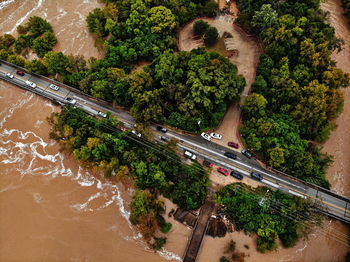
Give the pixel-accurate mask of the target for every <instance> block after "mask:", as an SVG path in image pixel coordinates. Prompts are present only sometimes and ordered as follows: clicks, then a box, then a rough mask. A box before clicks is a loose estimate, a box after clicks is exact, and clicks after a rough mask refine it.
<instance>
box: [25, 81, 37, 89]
mask: <svg viewBox="0 0 350 262" xmlns="http://www.w3.org/2000/svg"><path fill="white" fill-rule="evenodd" d="M26 85H27V86H30V87H32V88H36V84H35V83H33V82H30V81H28V80H26Z"/></svg>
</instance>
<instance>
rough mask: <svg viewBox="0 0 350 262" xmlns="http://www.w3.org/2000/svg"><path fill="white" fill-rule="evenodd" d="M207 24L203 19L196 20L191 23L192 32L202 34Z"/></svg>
mask: <svg viewBox="0 0 350 262" xmlns="http://www.w3.org/2000/svg"><path fill="white" fill-rule="evenodd" d="M208 27H209V24H208V23H207V22H205V21H203V20H198V21H196V22H195V23H194V25H193V33H194V34H195V35H203V34H204V33H205V31H206V30H207V29H208Z"/></svg>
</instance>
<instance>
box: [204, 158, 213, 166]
mask: <svg viewBox="0 0 350 262" xmlns="http://www.w3.org/2000/svg"><path fill="white" fill-rule="evenodd" d="M203 165H204V166H206V167H212V166H213V163H211V162H210V161H208V160H206V159H204V160H203Z"/></svg>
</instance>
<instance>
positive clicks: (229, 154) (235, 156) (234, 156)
mask: <svg viewBox="0 0 350 262" xmlns="http://www.w3.org/2000/svg"><path fill="white" fill-rule="evenodd" d="M224 155H225V156H226V157H228V158H232V159H236V158H237V155H235V154H234V153H231V152H225V154H224Z"/></svg>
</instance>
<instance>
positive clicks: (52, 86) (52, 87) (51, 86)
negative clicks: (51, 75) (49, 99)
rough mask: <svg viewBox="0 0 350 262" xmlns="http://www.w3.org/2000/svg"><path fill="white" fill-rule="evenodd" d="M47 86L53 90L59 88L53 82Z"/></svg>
mask: <svg viewBox="0 0 350 262" xmlns="http://www.w3.org/2000/svg"><path fill="white" fill-rule="evenodd" d="M49 88H50V89H52V90H55V91H57V90H59V89H60V88H59V87H58V86H56V85H54V84H50V85H49Z"/></svg>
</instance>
